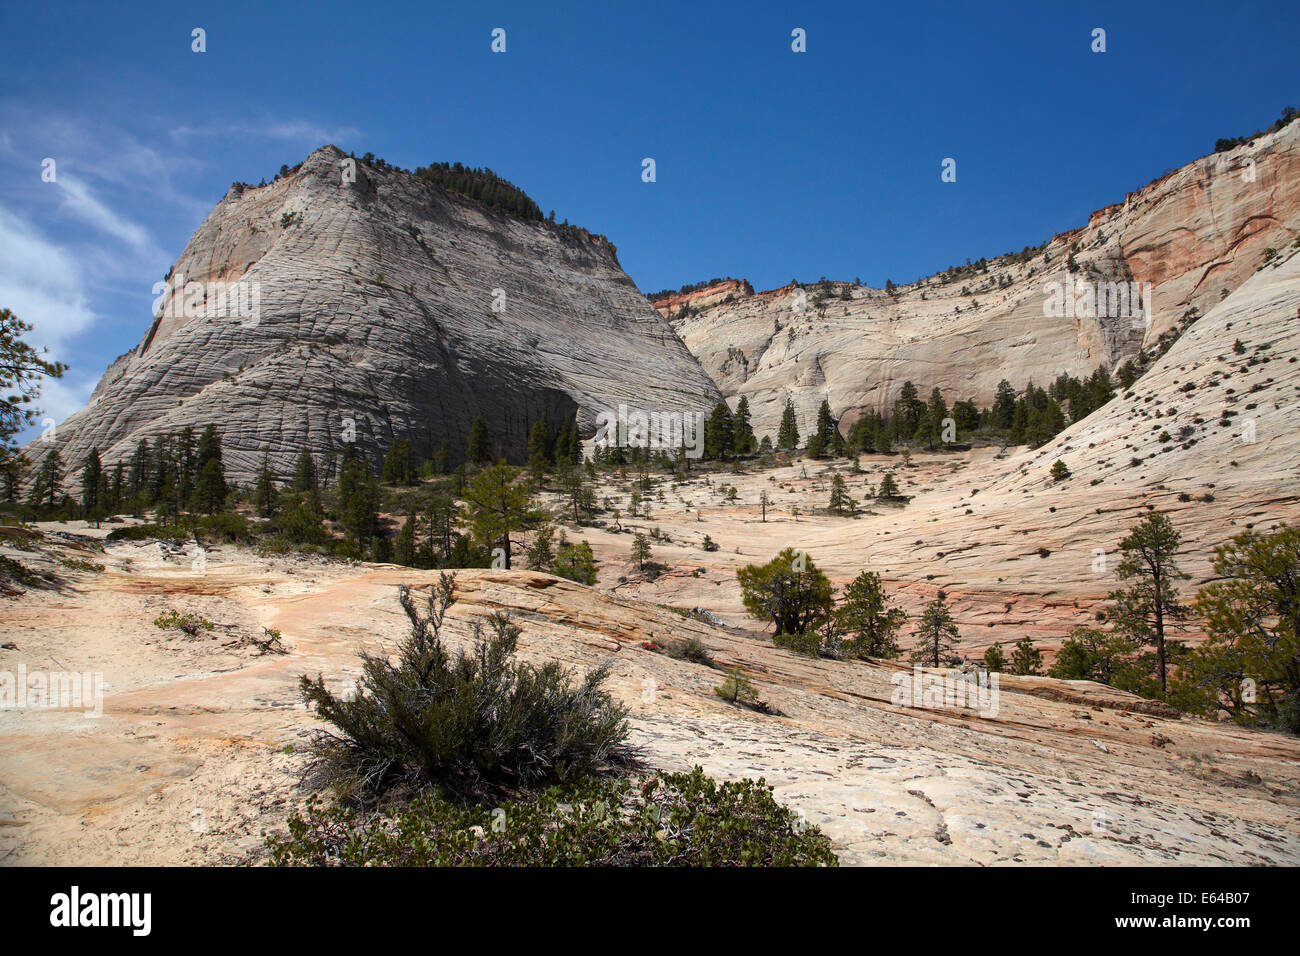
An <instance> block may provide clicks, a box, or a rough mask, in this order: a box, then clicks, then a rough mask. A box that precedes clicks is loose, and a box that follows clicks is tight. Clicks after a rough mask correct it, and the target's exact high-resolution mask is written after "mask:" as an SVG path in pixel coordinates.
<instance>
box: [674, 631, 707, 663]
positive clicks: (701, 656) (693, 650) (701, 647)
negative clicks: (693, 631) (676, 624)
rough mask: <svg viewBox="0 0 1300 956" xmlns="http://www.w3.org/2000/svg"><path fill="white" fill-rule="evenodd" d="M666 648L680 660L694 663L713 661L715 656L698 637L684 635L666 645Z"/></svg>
mask: <svg viewBox="0 0 1300 956" xmlns="http://www.w3.org/2000/svg"><path fill="white" fill-rule="evenodd" d="M664 650H665V651H666V652H667V653H668V656H669V657H673V658H676V659H677V660H680V661H690V662H691V663H693V664H712V663H713V656H712V655H711V654H710V653H709V649H708V647H707V646H706V645H705V643H704V642H703V641H701V640H700V639H699V638H698V637H694V636H692V637H684V638H682V639H681V640H680V641H672V642H670V643H669V644H667V645H665V646H664Z"/></svg>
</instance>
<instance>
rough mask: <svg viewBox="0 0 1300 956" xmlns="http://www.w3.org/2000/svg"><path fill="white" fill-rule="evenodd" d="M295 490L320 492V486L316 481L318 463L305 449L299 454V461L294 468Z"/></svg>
mask: <svg viewBox="0 0 1300 956" xmlns="http://www.w3.org/2000/svg"><path fill="white" fill-rule="evenodd" d="M293 490H294V491H319V490H320V484H319V483H318V481H317V479H316V461H315V459H313V458H312V456H311V452H309V451H308V450H307V449H305V448H304V449H303V450H302V451H300V452H299V453H298V461H297V462H296V463H295V464H294V467H293Z"/></svg>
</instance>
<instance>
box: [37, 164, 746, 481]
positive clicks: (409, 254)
mask: <svg viewBox="0 0 1300 956" xmlns="http://www.w3.org/2000/svg"><path fill="white" fill-rule="evenodd" d="M344 159H345V157H344V156H343V154H342V153H341V152H339V151H338V150H337V149H335V148H334V147H332V146H330V147H324V148H322V149H320V150H317V151H316V152H315V153H313V154H312V155H311V156H310V157H309V158H308V159H307V160H306V162H304V163H303V164H302V165H301V166H300V167H299V168H298V169H297V170H295V171H294V172H292V173H291V174H290V175H289V176H287V177H286V178H282V179H279V180H277V181H276V182H274V183H272V184H271V185H269V186H263V187H248V186H242V185H236V186H233V187H231V190H230V192H229V193H228V194H227V195H226V196H225V198H224V199H222V201H221V202H220V203H219V204H218V205H217V207H216V208H215V209H214V210H213V211H212V213H211V214H210V215H209V216H208V218H207V220H206V221H205V222H204V223H203V225H202V226H200V227H199V229H198V231H197V232H196V233H195V234H194V236H193V238H192V239H191V240H190V242H189V244H188V245H187V246H186V248H185V251H184V252H183V253H182V254H181V256H180V258H179V259H178V260H177V261H176V264H175V266H174V267H173V270H172V274H171V275H170V276H169V287H171V286H176V287H177V292H176V294H175V295H173V296H171V298H170V299H169V298H168V296H169V295H170V292H169V291H168V292H164V295H163V296H162V297H160V301H159V302H158V303H157V304H156V309H155V311H156V315H155V318H154V321H153V323H152V325H151V326H150V328H149V330H148V331H147V333H146V334H145V336H144V338H143V340H142V341H141V343H140V345H139V347H137V348H136V349H134V350H133V351H131V352H128V353H127V354H126V355H124V356H122V357H121V358H119V359H118V360H117V361H116V362H114V363H113V365H112V366H111V367H110V368H109V369H108V371H107V372H106V373H105V375H104V378H103V380H102V381H101V382H100V383H99V386H98V387H97V388H96V389H95V393H94V395H93V397H92V398H91V401H90V404H89V405H88V407H87V408H85V409H83V410H82V411H80V412H78V413H76V414H75V415H73V416H71V417H70V418H69V419H68V420H67V421H66V422H64V423H63V424H62V425H61V426H60V427H59V429H58V431H57V437H56V441H57V443H58V445H59V447H60V449H61V451H62V457H63V461H64V462H65V463H66V464H68V465H69V466H71V467H77V466H78V465H79V463H80V462H81V461H82V460H83V459H84V457H85V455H86V454H87V453H88V452H89V451H90V449H91V448H92V447H97V448H98V449H99V452H100V455H101V457H102V459H103V460H104V461H105V462H106V463H109V464H111V463H114V462H117V461H121V460H123V459H125V458H127V457H128V456H129V455H130V452H131V450H132V449H133V448H134V446H135V444H136V443H137V442H138V441H139V440H140V438H142V437H149V436H152V435H155V434H158V433H162V432H170V431H176V430H179V429H181V428H183V427H184V426H186V425H192V426H195V427H196V430H197V429H200V428H202V426H204V425H206V424H207V423H210V422H211V423H214V424H216V425H217V426H218V428H219V429H220V430H221V433H222V437H223V440H224V444H225V449H226V469H227V473H228V476H229V477H231V478H233V479H235V480H238V481H245V482H246V481H248V480H249V479H250V478H251V476H252V475H253V473H254V470H255V469H256V467H257V466H258V464H259V463H260V461H261V458H262V455H263V453H264V452H269V454H270V456H271V461H272V464H273V466H274V467H275V468H276V470H277V471H278V472H280V473H281V474H285V473H287V472H288V471H289V470H291V468H292V464H293V460H294V459H295V457H296V456H297V455H298V453H299V452H300V451H301V450H302V449H307V450H309V451H311V452H313V453H314V454H318V455H326V454H329V453H332V452H337V451H339V450H340V449H341V448H342V444H343V442H344V441H345V440H346V438H347V437H349V436H350V435H351V434H352V432H353V430H354V431H355V438H356V441H357V443H358V445H359V447H360V448H361V449H362V450H363V451H364V452H365V453H367V454H369V455H371V456H372V457H375V456H377V455H379V454H382V452H383V450H384V449H385V448H386V447H387V446H388V445H389V443H390V442H391V441H392V440H393V439H394V438H397V437H407V436H409V437H411V438H412V439H413V441H414V443H415V451H416V453H417V454H419V455H427V454H430V453H431V452H432V451H433V450H434V449H435V448H436V447H437V446H438V444H439V443H440V442H441V441H443V440H446V442H447V448H448V451H449V453H450V455H451V460H452V461H453V462H454V461H455V460H456V458H457V456H459V455H460V453H461V452H462V451H463V449H464V448H465V443H466V437H467V433H468V430H469V425H470V423H471V422H472V420H473V419H474V417H475V416H478V415H482V416H483V417H484V418H485V419H486V420H487V421H488V423H489V425H490V427H491V428H492V429H493V431H494V433H495V435H496V437H497V439H498V440H499V441H500V442H501V444H502V448H503V451H506V452H508V453H511V454H512V455H513V456H515V457H518V456H520V455H521V454H522V450H523V446H524V443H525V441H526V438H527V434H528V429H529V428H530V427H531V425H532V423H533V422H534V421H536V419H537V418H538V416H539V415H541V414H542V413H546V414H547V415H548V416H549V417H550V419H551V420H552V422H555V421H558V419H559V418H561V417H567V416H569V415H572V414H575V413H576V414H577V416H578V419H579V421H580V423H581V424H582V425H583V426H584V428H586V429H588V430H589V429H591V428H593V427H594V425H595V417H596V415H597V414H598V413H599V412H600V411H601V410H604V409H614V408H616V407H617V405H618V404H619V403H620V402H626V403H627V404H628V405H629V406H632V407H640V408H644V409H647V410H663V411H699V410H707V409H708V408H709V407H711V406H712V405H713V404H714V403H715V402H716V401H717V400H718V399H719V398H720V395H719V393H718V391H717V389H716V388H715V387H714V385H713V383H712V382H711V381H710V380H709V378H708V376H707V375H706V374H705V373H704V372H703V371H702V370H701V369H700V367H699V364H698V363H697V362H696V361H695V359H694V358H693V357H692V356H691V355H690V353H689V352H687V350H686V349H685V348H684V347H683V345H682V343H681V342H680V341H679V340H678V339H677V337H676V336H675V335H674V334H673V331H672V329H671V328H670V327H669V325H668V323H667V322H665V321H664V320H663V319H662V318H661V317H660V316H659V315H657V314H656V313H655V311H654V309H652V308H651V307H650V306H649V304H647V302H646V301H645V299H644V297H643V296H641V294H640V293H639V292H638V291H637V289H636V287H635V285H634V284H633V283H632V281H631V279H629V278H628V277H627V275H626V274H625V273H624V272H623V270H622V268H621V267H620V266H619V264H618V259H617V256H616V254H615V250H614V247H613V246H612V245H611V244H610V243H609V242H607V241H606V240H604V239H602V238H599V237H593V236H589V235H587V234H586V233H585V232H583V231H581V230H574V229H563V228H556V227H553V226H550V225H547V224H545V223H539V222H528V221H524V220H521V219H517V218H513V217H510V216H507V215H505V214H503V213H499V212H496V211H494V210H492V209H489V208H487V207H485V206H483V205H480V204H479V203H476V202H474V201H472V200H469V199H467V198H465V197H463V196H460V195H457V194H455V193H453V192H450V191H448V190H446V189H443V188H441V187H439V186H436V185H432V184H430V183H427V182H425V181H423V180H422V179H420V178H418V177H416V176H414V175H412V174H410V173H407V172H404V171H401V170H396V169H392V168H388V169H380V168H376V167H374V166H370V165H366V164H363V163H361V162H358V163H357V164H356V181H355V182H350V183H348V182H344V176H343V169H342V168H341V165H340V164H341V163H342V162H343V161H344ZM182 277H183V282H184V283H201V284H202V287H201V291H200V290H199V289H194V291H192V292H187V291H186V289H185V287H184V285H182V284H181V281H182ZM209 283H212V284H213V285H212V286H209ZM241 283H242V285H239V284H241ZM241 293H242V296H243V298H241V299H239V305H240V306H242V309H241V308H237V307H236V306H235V305H233V304H232V303H233V302H234V301H235V296H237V295H239V294H241ZM219 294H224V296H225V298H224V300H222V301H220V302H219V301H218V298H217V297H218V295H219ZM494 304H495V305H496V309H495V310H494ZM187 305H189V306H192V307H191V308H186V306H187ZM220 306H224V308H221V307H220ZM194 311H199V312H201V313H203V314H199V315H190V314H188V313H191V312H194ZM209 311H211V312H212V313H213V314H212V315H209V314H207V313H208V312H209ZM221 313H224V315H223V314H221ZM47 451H48V448H47V446H45V445H42V444H41V443H39V442H38V443H35V444H34V445H33V446H32V448H31V449H30V450H29V457H30V458H32V460H33V461H35V462H39V461H40V460H41V458H43V457H44V455H45V454H46V453H47ZM70 477H72V476H70Z"/></svg>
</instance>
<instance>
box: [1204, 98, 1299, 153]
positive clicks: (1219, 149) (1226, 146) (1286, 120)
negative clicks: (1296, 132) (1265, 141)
mask: <svg viewBox="0 0 1300 956" xmlns="http://www.w3.org/2000/svg"><path fill="white" fill-rule="evenodd" d="M1296 116H1300V113H1297V112H1296V108H1295V107H1294V106H1288V107H1286V108H1285V109H1283V110H1282V115H1281V116H1279V117H1278V118H1277V119H1276V120H1275V121H1274V122H1273V125H1272V126H1270V127H1269V128H1268V129H1265V130H1259V129H1257V130H1255V132H1253V133H1251V134H1250V135H1249V136H1232V137H1228V138H1225V139H1218V140H1215V142H1214V151H1215V152H1216V153H1226V152H1227V151H1228V150H1230V149H1236V148H1237V147H1238V146H1241V145H1243V144H1245V143H1253V142H1254V141H1255V140H1257V139H1259V138H1260V137H1261V136H1264V135H1265V134H1267V133H1274V132H1277V131H1278V130H1280V129H1281V128H1282V127H1284V126H1287V125H1289V124H1290V123H1293V122H1295V118H1296Z"/></svg>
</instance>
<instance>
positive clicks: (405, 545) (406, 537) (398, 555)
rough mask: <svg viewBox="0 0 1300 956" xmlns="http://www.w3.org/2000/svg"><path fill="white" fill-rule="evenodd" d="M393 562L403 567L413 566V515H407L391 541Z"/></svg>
mask: <svg viewBox="0 0 1300 956" xmlns="http://www.w3.org/2000/svg"><path fill="white" fill-rule="evenodd" d="M393 563H394V564H401V565H404V566H405V567H408V568H410V567H414V566H415V515H407V516H406V520H405V521H403V522H402V528H401V530H400V531H398V532H397V540H396V541H395V542H394V543H393Z"/></svg>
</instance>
